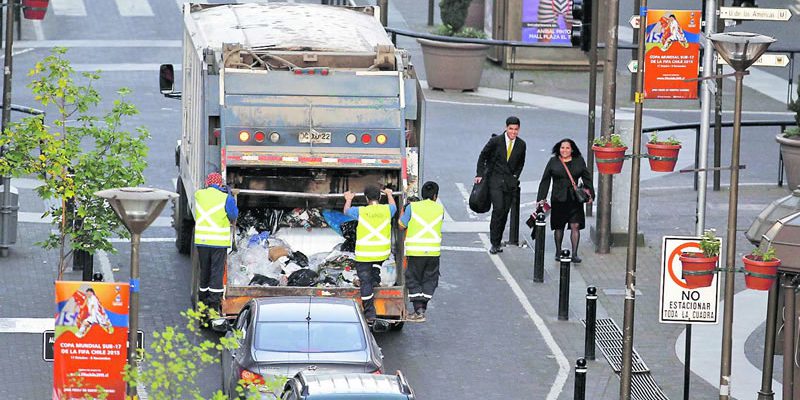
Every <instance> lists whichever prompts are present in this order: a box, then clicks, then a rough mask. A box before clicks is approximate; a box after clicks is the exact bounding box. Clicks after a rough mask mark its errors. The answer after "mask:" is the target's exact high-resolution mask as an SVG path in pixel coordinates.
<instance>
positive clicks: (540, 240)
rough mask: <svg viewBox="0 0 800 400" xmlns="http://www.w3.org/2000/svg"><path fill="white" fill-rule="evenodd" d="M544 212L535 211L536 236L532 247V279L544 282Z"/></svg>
mask: <svg viewBox="0 0 800 400" xmlns="http://www.w3.org/2000/svg"><path fill="white" fill-rule="evenodd" d="M544 218H545V215H544V213H536V226H535V227H534V228H533V229H534V230H535V231H534V232H535V233H534V236H536V243H535V247H534V248H533V281H534V282H544V241H545V238H544V227H545V226H546V225H547V223H545V221H544Z"/></svg>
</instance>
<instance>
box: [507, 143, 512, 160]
mask: <svg viewBox="0 0 800 400" xmlns="http://www.w3.org/2000/svg"><path fill="white" fill-rule="evenodd" d="M513 145H514V141H513V140H509V141H508V148H507V149H506V161H508V159H509V158H511V146H513Z"/></svg>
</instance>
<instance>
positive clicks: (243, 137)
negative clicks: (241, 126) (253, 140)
mask: <svg viewBox="0 0 800 400" xmlns="http://www.w3.org/2000/svg"><path fill="white" fill-rule="evenodd" d="M248 140H250V132H248V131H239V141H240V142H246V141H248Z"/></svg>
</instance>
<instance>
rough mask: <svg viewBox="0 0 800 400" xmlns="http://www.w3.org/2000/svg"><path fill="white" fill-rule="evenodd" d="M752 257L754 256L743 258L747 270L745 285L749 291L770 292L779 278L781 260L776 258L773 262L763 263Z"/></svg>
mask: <svg viewBox="0 0 800 400" xmlns="http://www.w3.org/2000/svg"><path fill="white" fill-rule="evenodd" d="M752 257H754V256H752V255H749V254H748V255H746V256H744V257H742V261H743V262H744V270H745V274H744V285H745V286H747V288H748V289H755V290H769V289H770V288H771V287H772V284H773V283H774V282H775V279H776V278H777V276H778V267H779V266H780V265H781V260H779V259H777V258H775V259H773V260H772V261H761V260H755V259H753V258H752ZM755 274H758V275H755Z"/></svg>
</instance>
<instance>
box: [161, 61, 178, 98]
mask: <svg viewBox="0 0 800 400" xmlns="http://www.w3.org/2000/svg"><path fill="white" fill-rule="evenodd" d="M158 88H159V89H160V90H161V94H170V93H172V92H173V91H174V89H175V68H174V67H173V66H172V64H161V66H160V67H159V68H158Z"/></svg>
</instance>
